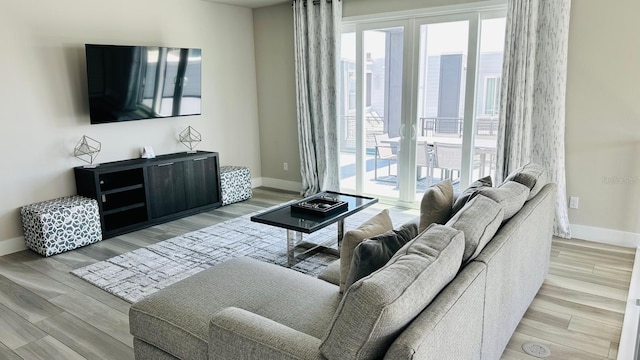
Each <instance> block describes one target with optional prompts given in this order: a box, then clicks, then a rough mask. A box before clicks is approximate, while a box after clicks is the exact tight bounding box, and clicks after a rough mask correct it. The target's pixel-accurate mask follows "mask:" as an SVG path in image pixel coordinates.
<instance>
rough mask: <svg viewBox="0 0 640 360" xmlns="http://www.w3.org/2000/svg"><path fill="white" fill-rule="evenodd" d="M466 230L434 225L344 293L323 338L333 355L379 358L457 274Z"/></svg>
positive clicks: (331, 358) (326, 353)
mask: <svg viewBox="0 0 640 360" xmlns="http://www.w3.org/2000/svg"><path fill="white" fill-rule="evenodd" d="M463 251H464V234H463V233H462V232H461V231H458V230H455V229H452V228H450V227H447V226H443V225H436V224H434V225H432V226H430V227H429V228H428V229H427V230H426V231H425V232H423V233H422V234H420V235H419V236H418V237H416V238H415V239H413V240H411V241H410V242H408V243H407V244H405V246H403V247H402V248H401V249H400V250H398V252H396V254H395V255H393V257H392V258H391V260H389V262H388V263H387V264H386V265H385V266H384V267H383V268H382V269H380V270H378V271H376V272H375V273H373V274H371V275H370V276H367V277H366V278H363V279H361V280H360V281H358V282H356V283H355V284H353V286H351V287H350V288H349V289H348V290H347V291H346V293H345V295H344V297H343V298H342V301H341V302H340V305H338V309H337V310H336V313H335V315H334V318H333V323H332V324H331V327H330V328H329V331H328V333H327V335H326V336H325V338H324V339H323V341H322V343H321V344H320V352H321V353H322V355H323V356H324V357H326V358H327V359H329V360H337V359H340V360H345V359H378V358H380V357H381V356H382V355H383V354H385V353H386V352H387V350H388V349H389V346H390V345H391V343H392V342H393V341H394V340H395V338H396V336H397V335H398V333H399V332H400V331H402V330H403V329H404V328H405V327H406V326H407V325H408V324H409V323H411V321H413V319H414V318H415V317H416V316H418V314H420V312H422V310H424V308H425V307H426V306H427V305H429V303H430V302H431V301H432V300H433V299H434V298H435V297H436V296H437V295H438V293H439V292H440V291H441V290H442V289H443V288H444V287H445V286H447V284H448V283H449V282H450V281H451V280H452V279H453V278H454V277H455V276H456V274H457V272H458V270H459V269H460V263H461V258H462V253H463Z"/></svg>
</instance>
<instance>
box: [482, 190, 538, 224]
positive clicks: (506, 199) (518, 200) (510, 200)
mask: <svg viewBox="0 0 640 360" xmlns="http://www.w3.org/2000/svg"><path fill="white" fill-rule="evenodd" d="M476 195H484V196H486V197H488V198H489V199H491V200H493V201H495V202H497V203H498V204H500V205H501V206H502V209H503V210H504V219H502V222H505V221H507V220H509V219H510V218H511V217H512V216H513V215H515V214H516V213H517V212H518V211H520V209H522V205H524V203H525V201H527V198H528V196H529V188H528V187H526V186H524V185H522V184H520V183H517V182H515V181H507V182H506V183H504V184H502V185H500V187H497V188H494V187H485V188H481V189H478V191H477V192H476V193H475V194H474V196H476Z"/></svg>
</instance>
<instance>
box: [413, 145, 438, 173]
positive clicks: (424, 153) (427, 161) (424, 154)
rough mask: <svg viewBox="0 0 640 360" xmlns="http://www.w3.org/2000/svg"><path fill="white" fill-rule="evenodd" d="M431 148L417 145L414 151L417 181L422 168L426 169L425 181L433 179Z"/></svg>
mask: <svg viewBox="0 0 640 360" xmlns="http://www.w3.org/2000/svg"><path fill="white" fill-rule="evenodd" d="M433 156H434V154H433V146H431V145H429V144H427V143H418V147H417V149H416V166H417V171H416V173H417V180H420V179H421V178H422V168H427V175H426V178H427V179H433V165H434V164H433V162H434V159H433Z"/></svg>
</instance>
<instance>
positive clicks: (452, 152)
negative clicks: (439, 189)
mask: <svg viewBox="0 0 640 360" xmlns="http://www.w3.org/2000/svg"><path fill="white" fill-rule="evenodd" d="M433 147H434V149H435V164H434V167H437V168H439V169H441V170H442V174H443V175H442V176H441V177H442V178H443V179H444V178H449V179H452V180H453V172H454V171H457V172H458V175H459V174H460V169H462V144H450V143H441V142H434V144H433Z"/></svg>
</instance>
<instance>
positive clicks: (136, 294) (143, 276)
mask: <svg viewBox="0 0 640 360" xmlns="http://www.w3.org/2000/svg"><path fill="white" fill-rule="evenodd" d="M265 210H266V209H265ZM265 210H260V211H258V212H255V213H252V214H248V215H244V216H241V217H238V218H234V219H231V220H227V221H225V222H222V223H219V224H216V225H213V226H210V227H207V228H203V229H200V230H197V231H193V232H190V233H187V234H184V235H181V236H177V237H174V238H172V239H169V240H165V241H162V242H159V243H156V244H153V245H151V246H148V247H145V248H140V249H137V250H134V251H131V252H128V253H124V254H122V255H119V256H115V257H112V258H110V259H107V260H104V261H100V262H97V263H95V264H91V265H88V266H85V267H82V268H79V269H75V270H73V271H72V272H71V273H72V274H74V275H76V276H78V277H80V278H82V279H84V280H86V281H88V282H89V283H91V284H93V285H95V286H97V287H99V288H101V289H103V290H105V291H107V292H109V293H111V294H113V295H115V296H117V297H119V298H122V299H124V300H126V301H128V302H131V303H133V302H136V301H138V300H141V299H142V298H144V297H145V296H148V295H150V294H153V293H154V292H156V291H158V290H160V289H162V288H164V287H166V286H169V285H171V284H173V283H175V282H177V281H180V280H182V279H184V278H187V277H189V276H191V275H193V274H196V273H198V272H200V271H202V270H205V269H207V268H209V267H211V266H214V265H215V264H217V263H220V262H222V261H225V260H228V259H231V258H234V257H239V256H247V257H251V258H254V259H257V260H260V261H264V262H269V263H273V264H277V265H280V266H286V264H287V253H286V250H287V243H286V230H285V229H281V228H277V227H274V226H268V225H264V224H259V223H254V222H252V221H251V220H250V218H251V216H253V215H255V214H257V213H260V212H263V211H265ZM378 212H380V209H375V208H367V209H364V210H362V211H360V212H358V213H356V214H354V215H351V216H350V217H348V218H347V219H346V220H345V231H348V230H350V229H354V228H356V227H358V226H359V225H360V224H362V223H364V222H365V221H366V220H368V219H369V218H370V217H372V216H373V215H375V214H377V213H378ZM390 215H391V219H392V220H393V224H394V225H395V226H399V225H400V224H402V223H404V222H405V221H407V220H409V219H411V218H413V217H414V216H415V215H411V214H409V213H404V212H397V211H390ZM336 235H337V225H336V224H333V225H330V226H328V227H326V228H324V229H321V230H318V231H316V232H315V233H313V234H304V235H303V241H305V242H312V243H323V242H326V241H327V239H334V243H335V238H336ZM106 241H108V240H106ZM336 259H337V257H336V256H334V255H330V254H327V253H322V252H321V253H317V254H315V255H313V256H310V257H308V258H306V259H304V260H303V261H301V262H299V263H298V264H296V265H295V266H294V267H292V269H293V270H296V271H299V272H302V273H305V274H309V275H311V276H317V275H318V274H320V273H321V272H322V270H324V268H326V266H327V265H328V264H329V263H330V262H332V261H334V260H336Z"/></svg>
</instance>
